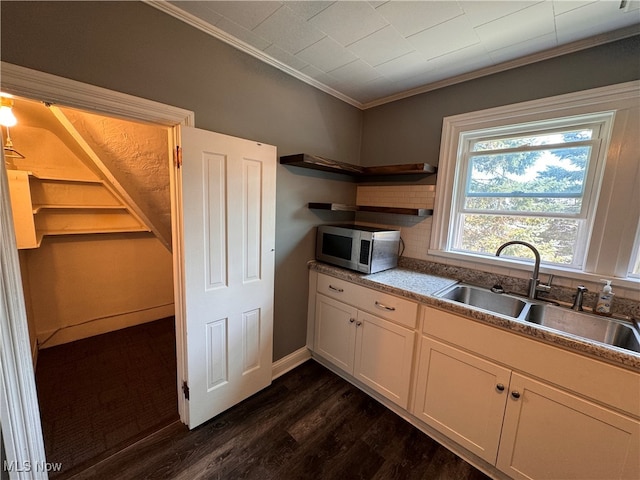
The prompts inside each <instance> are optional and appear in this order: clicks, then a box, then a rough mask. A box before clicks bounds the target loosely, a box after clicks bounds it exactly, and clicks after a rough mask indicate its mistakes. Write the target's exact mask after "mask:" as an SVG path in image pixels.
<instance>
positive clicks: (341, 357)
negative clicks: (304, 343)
mask: <svg viewBox="0 0 640 480" xmlns="http://www.w3.org/2000/svg"><path fill="white" fill-rule="evenodd" d="M357 317H358V309H357V308H355V307H352V306H351V305H346V304H344V303H342V302H338V301H337V300H333V299H331V298H328V297H325V296H324V295H318V296H317V298H316V334H315V348H314V350H315V352H316V353H317V354H318V355H321V356H322V357H324V358H326V359H327V360H329V361H330V362H331V363H333V364H334V365H335V366H336V367H339V368H341V369H342V370H344V371H345V372H348V373H353V362H354V358H355V357H354V348H355V343H356V329H355V322H356V318H357Z"/></svg>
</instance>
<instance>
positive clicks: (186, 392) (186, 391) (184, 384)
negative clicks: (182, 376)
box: [182, 382, 189, 400]
mask: <svg viewBox="0 0 640 480" xmlns="http://www.w3.org/2000/svg"><path fill="white" fill-rule="evenodd" d="M182 393H184V398H186V399H187V400H189V385H187V382H182Z"/></svg>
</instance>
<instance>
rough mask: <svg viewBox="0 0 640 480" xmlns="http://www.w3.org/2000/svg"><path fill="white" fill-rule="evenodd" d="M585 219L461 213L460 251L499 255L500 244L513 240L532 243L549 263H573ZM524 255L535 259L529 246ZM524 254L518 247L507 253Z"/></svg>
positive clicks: (524, 250)
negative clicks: (579, 233)
mask: <svg viewBox="0 0 640 480" xmlns="http://www.w3.org/2000/svg"><path fill="white" fill-rule="evenodd" d="M581 221H582V220H575V219H566V218H542V217H525V216H518V217H514V216H509V215H483V214H463V215H461V223H462V225H461V227H462V228H461V229H460V231H461V235H460V237H459V238H458V246H457V248H456V249H457V250H462V251H466V252H472V253H479V254H488V255H495V252H496V250H497V249H498V247H499V246H500V245H502V244H503V243H504V242H507V241H509V240H522V241H525V242H529V243H532V244H533V245H535V246H536V248H537V249H538V251H539V252H540V257H541V258H542V260H543V261H545V262H548V263H556V264H561V265H571V264H573V263H574V255H575V253H576V250H577V248H576V239H577V237H578V229H579V227H580V222H581ZM521 252H522V257H523V258H531V252H530V251H529V249H522V250H521ZM504 254H507V255H509V256H518V255H520V253H519V251H518V250H516V248H515V247H514V248H510V249H509V251H508V252H504Z"/></svg>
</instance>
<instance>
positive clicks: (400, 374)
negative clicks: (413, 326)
mask: <svg viewBox="0 0 640 480" xmlns="http://www.w3.org/2000/svg"><path fill="white" fill-rule="evenodd" d="M415 335H416V334H415V331H414V330H409V329H408V328H404V327H401V326H400V325H396V324H395V323H392V322H389V321H387V320H384V319H382V318H379V317H376V316H373V315H370V314H367V313H364V312H361V311H359V312H358V319H357V321H356V356H355V365H354V373H353V374H354V376H355V377H356V378H357V379H358V380H360V381H361V382H362V383H364V384H365V385H367V386H369V387H371V388H372V389H374V390H375V391H376V392H378V393H380V394H382V395H384V396H385V397H386V398H388V399H389V400H391V401H393V402H395V403H396V404H398V405H400V406H401V407H402V408H405V409H406V408H407V404H408V402H409V385H410V383H411V367H412V362H413V349H414V343H415Z"/></svg>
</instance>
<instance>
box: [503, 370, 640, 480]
mask: <svg viewBox="0 0 640 480" xmlns="http://www.w3.org/2000/svg"><path fill="white" fill-rule="evenodd" d="M502 430H503V431H502V438H501V441H500V450H499V453H498V463H497V467H498V468H499V469H500V470H502V471H503V472H505V473H507V474H508V475H509V476H511V477H513V478H517V479H563V480H570V479H575V480H583V479H587V478H593V479H637V478H640V442H639V439H640V435H639V434H640V425H639V424H638V422H637V421H634V420H632V419H631V418H628V417H626V416H623V415H620V414H618V413H616V412H613V411H611V410H609V409H607V408H603V407H601V406H599V405H596V404H594V403H592V402H589V401H587V400H584V399H582V398H579V397H577V396H575V395H572V394H571V393H569V392H565V391H564V390H561V389H558V388H554V387H552V386H549V385H545V384H544V383H541V382H538V381H535V380H533V379H531V378H528V377H526V376H523V375H519V374H516V373H514V374H513V376H512V379H511V389H510V393H509V398H508V399H507V408H506V410H505V417H504V426H503V428H502Z"/></svg>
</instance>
